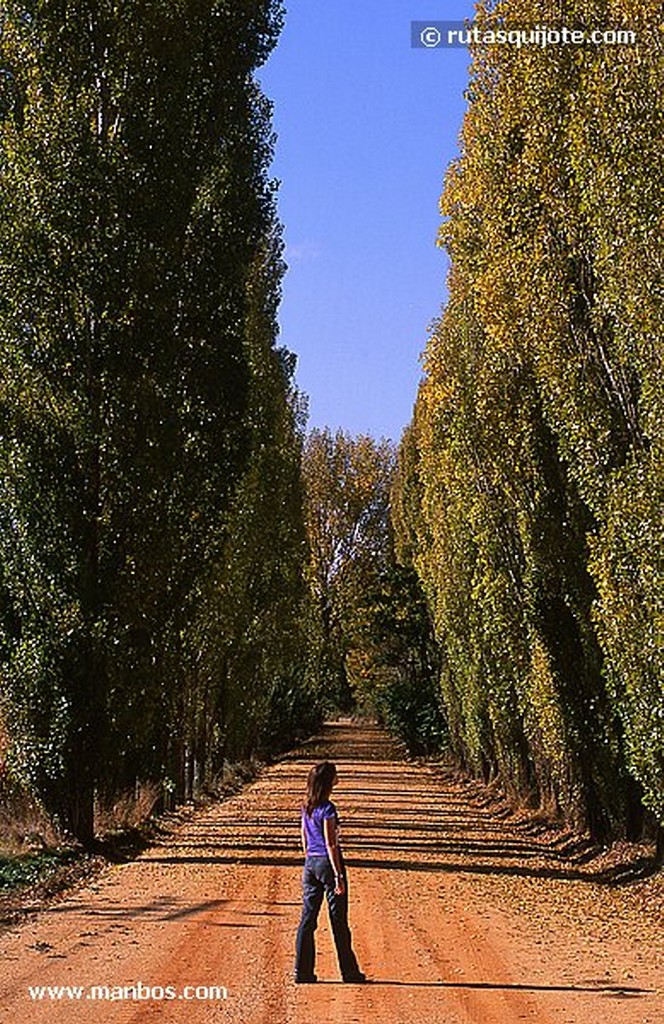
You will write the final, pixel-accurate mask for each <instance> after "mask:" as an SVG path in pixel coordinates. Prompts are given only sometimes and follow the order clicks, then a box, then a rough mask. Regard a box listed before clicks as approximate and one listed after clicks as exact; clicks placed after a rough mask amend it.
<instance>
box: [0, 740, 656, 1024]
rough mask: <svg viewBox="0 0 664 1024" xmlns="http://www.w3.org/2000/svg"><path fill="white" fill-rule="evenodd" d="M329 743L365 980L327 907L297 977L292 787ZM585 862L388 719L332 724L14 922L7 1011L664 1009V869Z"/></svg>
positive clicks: (453, 1023)
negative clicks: (137, 851)
mask: <svg viewBox="0 0 664 1024" xmlns="http://www.w3.org/2000/svg"><path fill="white" fill-rule="evenodd" d="M324 756H328V757H330V758H331V759H334V760H335V761H336V763H337V767H338V770H339V776H340V782H339V785H338V787H337V788H336V789H335V793H334V799H335V802H336V803H337V806H338V808H339V812H340V816H341V822H342V843H343V847H344V850H345V855H346V861H347V867H348V874H349V879H350V922H351V927H352V931H353V941H354V945H355V948H356V951H357V955H358V959H359V961H360V966H361V967H362V969H363V970H365V971H366V972H367V974H368V975H369V977H370V978H371V979H373V983H372V984H370V985H348V984H343V983H342V982H341V981H340V979H339V974H338V969H337V965H336V961H335V958H334V951H333V946H332V942H331V937H330V932H329V926H328V923H327V913H326V909H325V908H323V911H322V912H321V921H320V925H319V929H318V932H317V953H318V956H317V963H316V970H317V973H318V976H319V982H318V984H316V985H295V984H294V982H293V980H292V970H293V946H294V936H295V931H296V928H297V924H298V920H299V915H300V900H301V891H300V877H301V867H302V858H301V854H300V851H299V848H298V826H299V813H298V808H299V804H300V801H301V798H302V795H303V789H304V785H305V780H306V774H307V771H308V768H309V766H310V765H311V764H312V763H314V762H315V761H317V760H320V759H321V758H322V757H324ZM589 875H590V876H593V875H594V876H595V878H596V877H598V870H597V867H596V862H593V861H589V860H588V852H587V850H585V849H584V847H583V844H579V843H578V842H577V841H575V840H574V839H573V837H571V836H570V835H568V834H566V833H561V832H552V831H551V830H546V829H544V827H543V826H541V825H538V824H537V823H536V822H533V821H526V820H521V819H518V818H515V817H512V816H510V815H508V814H507V812H506V811H505V809H501V807H500V805H497V804H495V803H491V801H489V799H488V796H487V794H486V791H483V790H482V788H481V787H479V786H477V785H474V784H472V783H468V782H465V781H463V780H460V779H459V778H458V777H457V776H455V775H454V773H452V772H451V771H448V770H445V769H444V768H440V767H432V766H421V765H417V764H414V763H412V762H408V761H405V760H403V759H402V757H401V755H400V753H399V751H398V750H397V749H396V748H395V747H394V746H393V745H392V744H391V742H390V741H389V740H387V739H386V737H385V736H384V734H382V733H381V732H380V731H379V730H378V729H376V728H372V727H366V726H361V727H360V726H356V725H351V724H344V723H336V724H332V725H329V726H327V727H326V728H325V731H324V733H323V735H322V736H321V737H319V738H318V739H317V740H315V741H313V742H311V743H310V744H308V745H307V746H306V747H305V748H304V749H303V750H302V751H299V752H298V753H297V754H296V755H291V756H289V757H287V758H286V759H285V760H283V761H281V762H279V763H278V764H276V765H274V766H272V767H270V768H268V769H266V770H265V771H264V772H263V773H262V774H261V775H260V777H259V778H258V780H257V781H256V782H254V783H253V784H252V785H250V786H249V787H247V788H246V789H245V790H244V791H243V792H242V793H240V794H238V795H237V796H235V797H233V798H232V799H229V800H227V801H225V802H224V803H221V804H217V805H214V806H211V807H208V808H206V809H204V810H201V811H197V812H195V813H193V814H191V815H190V816H189V817H188V819H187V820H185V821H184V822H182V823H181V824H180V825H179V826H178V827H177V828H176V829H175V830H174V832H173V833H172V834H171V835H170V836H169V837H168V838H167V839H165V840H164V841H163V842H162V843H161V844H159V845H156V846H154V847H152V848H151V849H150V850H148V851H147V852H145V853H144V854H143V855H141V856H140V857H139V858H138V859H137V860H135V861H133V862H130V863H126V864H121V865H114V866H112V867H110V868H108V869H105V870H104V871H103V872H102V874H100V875H99V876H97V878H96V879H95V880H94V882H93V883H92V884H88V885H86V886H84V887H81V888H79V889H77V890H75V891H73V892H70V893H69V894H68V895H67V896H66V897H65V898H63V899H61V900H59V901H58V902H54V903H51V904H50V905H49V906H48V907H46V908H44V909H42V910H40V911H37V912H36V913H34V914H30V915H29V916H28V918H27V919H26V920H25V921H23V923H22V924H20V925H17V926H14V927H12V928H10V929H7V930H5V931H4V932H3V933H2V934H1V935H0V1022H2V1024H5V1022H7V1024H14V1022H17V1021H21V1022H24V1021H27V1022H30V1024H32V1022H42V1021H43V1022H48V1024H65V1022H66V1024H96V1022H100V1024H101V1022H104V1024H116V1022H122V1024H149V1022H152V1021H155V1022H156V1021H160V1022H165V1024H178V1022H181V1021H186V1022H187V1024H202V1022H205V1024H221V1022H229V1024H240V1022H241V1024H268V1022H269V1024H305V1022H306V1024H311V1022H315V1021H320V1022H324V1024H369V1022H373V1021H379V1022H381V1024H382V1022H384V1024H425V1022H426V1024H515V1022H518V1021H533V1022H536V1024H614V1022H615V1024H661V1022H662V1021H664V994H663V981H664V979H663V977H662V973H661V972H662V963H663V962H664V960H663V957H662V954H663V952H664V941H663V935H664V929H662V903H663V898H662V897H663V887H662V878H661V876H656V877H654V878H650V879H645V880H641V881H633V882H630V883H628V884H624V883H623V884H621V885H620V886H615V885H607V884H603V883H599V882H598V881H596V880H592V879H591V880H589V878H588V876H589ZM47 986H51V993H50V994H49V992H48V989H47V988H46V987H47ZM66 986H70V989H69V990H67V988H66ZM91 986H107V989H108V991H107V992H106V993H103V992H102V993H101V994H102V995H107V996H109V998H106V999H102V998H92V994H93V993H92V988H91ZM125 986H127V987H128V988H127V991H126V993H123V991H122V990H123V988H124V987H125ZM186 986H192V989H187V988H186ZM212 986H217V987H218V989H219V992H217V993H215V992H214V991H210V989H211V987H212ZM197 987H200V988H198V989H197ZM224 989H225V992H224V991H223V990H224ZM40 992H41V996H40ZM121 994H122V995H127V997H128V998H119V996H120V995H121ZM133 995H135V996H140V998H133V997H132V996H133ZM167 995H172V996H173V998H167ZM185 995H186V996H189V997H191V998H185ZM224 995H225V998H223V996H224ZM111 996H112V997H114V998H110V997H111Z"/></svg>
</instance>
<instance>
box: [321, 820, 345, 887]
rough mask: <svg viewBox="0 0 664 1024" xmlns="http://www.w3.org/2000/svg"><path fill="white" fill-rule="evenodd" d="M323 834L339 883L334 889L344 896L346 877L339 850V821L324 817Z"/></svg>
mask: <svg viewBox="0 0 664 1024" xmlns="http://www.w3.org/2000/svg"><path fill="white" fill-rule="evenodd" d="M323 835H324V837H325V845H326V847H327V855H328V857H329V858H330V860H331V861H332V867H333V868H334V877H335V880H336V883H337V884H336V886H335V888H334V891H335V892H336V894H337V896H343V894H344V893H345V891H346V879H345V878H344V873H343V867H342V864H341V853H340V851H339V843H338V840H337V823H336V821H335V820H334V818H323Z"/></svg>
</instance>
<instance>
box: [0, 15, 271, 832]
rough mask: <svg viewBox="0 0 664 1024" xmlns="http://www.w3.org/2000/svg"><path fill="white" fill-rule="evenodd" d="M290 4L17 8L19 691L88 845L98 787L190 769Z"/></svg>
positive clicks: (249, 368)
mask: <svg viewBox="0 0 664 1024" xmlns="http://www.w3.org/2000/svg"><path fill="white" fill-rule="evenodd" d="M280 16H281V11H280V5H279V4H278V3H276V2H270V0H240V2H237V3H234V4H233V5H230V4H227V3H225V2H212V0H208V2H202V0H189V2H187V3H184V4H176V3H174V2H172V0H161V2H157V3H143V2H139V3H132V4H124V5H117V4H112V3H110V0H100V2H95V3H88V2H76V3H71V4H62V3H60V2H55V0H41V2H32V3H29V2H24V3H18V2H13V0H9V2H8V3H6V4H5V5H4V8H3V13H2V16H1V17H2V26H1V28H2V32H1V37H0V516H1V518H2V523H1V526H2V530H1V541H0V563H1V566H2V570H1V576H0V585H1V588H2V596H1V599H0V608H1V613H2V626H3V634H4V635H3V656H4V670H3V679H4V684H3V685H4V692H5V698H6V703H7V706H8V708H9V712H8V713H9V716H10V729H11V733H12V737H13V741H14V748H13V764H14V766H15V771H16V772H17V773H19V774H20V775H21V776H22V777H23V778H24V779H26V780H27V781H29V782H30V783H31V784H32V785H33V786H34V787H35V788H36V790H37V791H38V792H39V793H40V794H41V795H42V797H43V798H44V799H45V801H46V803H47V805H48V807H49V808H50V809H51V810H52V811H54V812H56V813H57V814H58V815H59V817H60V819H61V820H62V822H63V823H64V824H65V825H66V826H67V827H68V828H69V829H70V830H71V831H72V832H73V833H74V834H75V835H77V836H78V837H79V838H81V839H83V840H89V839H90V837H91V835H92V831H93V820H92V806H93V794H94V792H95V790H99V789H100V788H103V787H104V786H105V785H112V784H115V783H116V782H119V781H126V780H127V779H130V778H132V777H135V776H136V774H137V773H139V772H143V773H148V772H152V773H162V774H163V773H164V772H169V771H173V770H174V768H175V769H177V766H178V758H180V757H181V751H180V748H181V746H182V741H181V732H182V730H183V728H184V726H183V722H182V717H181V712H182V708H183V702H184V703H186V702H187V701H188V699H189V698H188V697H187V696H186V694H187V692H188V687H189V686H190V685H191V674H190V672H189V669H188V666H190V665H191V664H192V661H193V662H195V661H196V658H197V657H198V654H200V651H201V650H204V649H209V647H210V643H211V638H210V632H209V631H210V629H211V628H212V623H213V616H212V614H211V612H210V614H209V615H208V616H207V619H206V616H205V614H202V613H201V605H200V602H201V601H206V600H209V594H210V592H211V590H214V587H215V586H217V587H218V585H219V582H218V580H217V581H213V582H211V580H210V567H211V566H212V567H216V568H219V567H220V566H221V565H222V564H223V557H224V554H223V553H224V550H225V546H226V545H227V543H228V536H229V530H230V528H231V519H232V515H231V507H232V504H233V501H234V499H235V494H236V491H237V487H238V485H239V481H240V480H242V479H244V478H245V475H246V473H247V471H248V467H249V464H250V460H251V454H252V436H253V433H252V425H251V422H250V410H251V409H252V402H253V399H252V398H251V395H252V388H255V387H257V386H258V385H257V384H256V383H255V380H256V377H257V374H256V370H255V367H254V362H252V356H251V342H250V338H249V335H250V333H251V330H252V317H253V316H255V303H254V299H253V297H252V289H253V287H254V282H255V268H256V265H257V261H258V260H259V259H260V254H261V253H263V252H264V251H265V247H266V245H267V244H268V240H269V238H270V237H274V233H275V230H278V229H277V228H276V226H275V214H274V196H273V189H272V186H271V184H270V182H269V179H268V177H267V168H268V164H269V160H270V157H271V151H272V136H271V129H270V120H269V108H268V106H266V102H265V100H264V99H263V97H262V96H261V94H260V91H259V89H258V87H257V85H256V83H255V81H254V80H253V77H252V72H253V70H254V68H255V67H257V66H258V65H259V64H260V63H261V62H262V61H264V60H265V58H266V57H267V55H268V53H269V52H270V50H271V48H272V46H273V45H274V43H275V40H276V36H277V33H278V30H279V27H280ZM269 273H270V275H271V278H270V280H269V281H268V282H267V284H266V285H265V287H264V289H263V296H264V300H265V302H266V308H267V310H268V313H267V315H268V316H271V317H272V318H274V304H275V301H276V296H278V288H279V278H280V275H281V266H280V263H279V261H276V262H275V261H274V260H273V261H271V262H270V271H269ZM268 347H269V346H268ZM266 358H268V359H272V358H273V356H272V354H268V356H266ZM252 380H253V381H254V383H253V384H252ZM274 386H275V387H283V388H284V390H285V389H286V388H287V382H286V380H285V378H284V377H282V378H281V379H280V382H279V383H278V384H275V385H274ZM206 607H208V608H211V607H212V605H211V604H208V605H207V606H206ZM201 622H203V623H204V626H203V632H204V634H205V643H204V644H203V645H202V646H201V645H200V644H199V646H198V647H197V648H194V645H193V637H194V626H195V624H196V625H197V626H198V627H199V628H200V627H201ZM199 639H200V637H199ZM215 685H217V686H218V685H219V683H218V677H217V679H216V682H215ZM236 685H237V681H236Z"/></svg>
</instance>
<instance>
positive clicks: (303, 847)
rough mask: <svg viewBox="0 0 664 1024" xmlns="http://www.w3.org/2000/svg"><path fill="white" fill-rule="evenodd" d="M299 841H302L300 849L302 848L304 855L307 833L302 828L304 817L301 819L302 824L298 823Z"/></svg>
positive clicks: (305, 853) (305, 852)
mask: <svg viewBox="0 0 664 1024" xmlns="http://www.w3.org/2000/svg"><path fill="white" fill-rule="evenodd" d="M300 842H301V843H302V849H303V850H304V856H305V857H306V855H307V833H306V832H305V830H304V818H303V819H302V824H301V825H300Z"/></svg>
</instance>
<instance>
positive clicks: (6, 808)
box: [0, 786, 63, 856]
mask: <svg viewBox="0 0 664 1024" xmlns="http://www.w3.org/2000/svg"><path fill="white" fill-rule="evenodd" d="M62 844H63V839H62V836H61V835H60V833H59V832H58V830H57V828H56V827H55V826H54V824H53V822H52V821H51V819H50V818H49V816H48V815H47V814H46V812H45V811H44V809H43V808H42V807H40V805H39V803H38V802H37V801H36V800H35V799H34V797H32V796H30V794H28V793H25V792H22V791H21V790H19V789H13V790H8V788H7V787H6V786H5V787H0V854H3V855H5V856H20V855H22V854H26V853H34V852H36V851H42V850H54V849H57V848H58V847H60V846H62Z"/></svg>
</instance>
